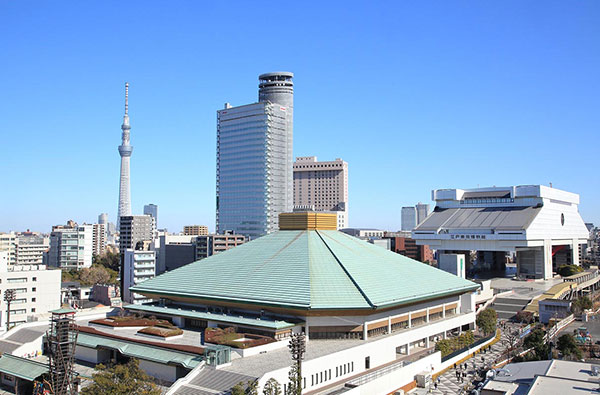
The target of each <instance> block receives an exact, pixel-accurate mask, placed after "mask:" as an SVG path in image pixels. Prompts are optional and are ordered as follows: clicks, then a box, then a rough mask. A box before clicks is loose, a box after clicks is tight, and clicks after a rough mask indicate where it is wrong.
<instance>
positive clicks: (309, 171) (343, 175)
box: [294, 156, 348, 229]
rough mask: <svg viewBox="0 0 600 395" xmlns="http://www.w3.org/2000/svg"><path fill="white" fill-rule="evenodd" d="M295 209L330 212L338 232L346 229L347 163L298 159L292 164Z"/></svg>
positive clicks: (313, 158)
mask: <svg viewBox="0 0 600 395" xmlns="http://www.w3.org/2000/svg"><path fill="white" fill-rule="evenodd" d="M294 209H296V210H312V211H323V212H333V213H336V214H337V217H338V223H337V227H338V229H343V228H347V227H348V163H347V162H344V161H343V160H342V159H340V158H337V159H336V160H334V161H325V162H318V161H317V157H316V156H301V157H298V158H296V161H295V162H294Z"/></svg>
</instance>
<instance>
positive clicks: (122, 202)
mask: <svg viewBox="0 0 600 395" xmlns="http://www.w3.org/2000/svg"><path fill="white" fill-rule="evenodd" d="M128 99H129V83H128V82H126V83H125V115H124V116H123V125H121V130H122V131H123V134H122V136H121V145H119V155H121V180H120V183H119V213H118V216H117V230H118V229H120V225H121V217H122V216H126V215H131V192H130V191H129V158H130V157H131V152H132V151H133V147H132V146H131V145H130V144H129V130H130V129H131V126H129V103H128Z"/></svg>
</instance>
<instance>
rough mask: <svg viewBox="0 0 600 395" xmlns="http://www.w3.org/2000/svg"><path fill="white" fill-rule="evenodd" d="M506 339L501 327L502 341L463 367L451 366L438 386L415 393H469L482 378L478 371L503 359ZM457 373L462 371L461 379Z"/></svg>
mask: <svg viewBox="0 0 600 395" xmlns="http://www.w3.org/2000/svg"><path fill="white" fill-rule="evenodd" d="M518 327H520V325H518V324H510V323H507V329H512V330H514V329H516V328H518ZM505 340H506V336H505V330H502V328H501V337H500V341H498V342H496V343H495V344H494V345H492V346H491V348H490V349H489V350H488V351H486V352H485V353H479V354H476V355H475V356H473V357H472V358H470V359H468V360H467V361H465V362H463V363H462V366H461V367H459V366H457V367H456V369H454V368H450V369H449V370H448V371H446V372H445V373H444V374H442V375H441V376H439V378H438V379H439V380H436V381H437V383H438V386H437V388H435V386H434V385H432V386H431V388H430V389H429V390H427V389H424V388H418V389H417V390H416V391H415V392H413V394H416V395H425V394H437V395H448V394H460V393H463V394H467V393H469V391H467V390H466V389H472V388H474V386H473V384H472V383H473V381H477V380H478V379H480V377H478V376H477V373H478V372H479V371H482V370H487V369H489V368H490V367H491V365H492V364H494V363H495V362H496V361H499V360H500V359H501V357H502V353H503V352H504V350H505V349H506V344H505V343H504V341H505ZM486 348H487V347H486ZM465 364H466V365H467V366H466V369H464V365H465ZM457 373H460V375H461V379H460V380H459V379H458V378H457ZM463 374H465V375H466V377H465V378H464V379H463V378H462V375H463ZM461 391H462V392H461Z"/></svg>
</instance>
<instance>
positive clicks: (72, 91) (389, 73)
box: [0, 0, 600, 232]
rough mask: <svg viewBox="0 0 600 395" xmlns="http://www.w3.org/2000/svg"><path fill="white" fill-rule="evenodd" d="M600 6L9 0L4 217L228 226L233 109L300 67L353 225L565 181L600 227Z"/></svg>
mask: <svg viewBox="0 0 600 395" xmlns="http://www.w3.org/2000/svg"><path fill="white" fill-rule="evenodd" d="M599 20H600V2H599V1H597V0H589V1H547V0H544V1H521V0H518V1H475V2H473V1H465V2H462V1H448V0H441V1H389V2H381V1H374V2H352V1H339V2H337V1H331V2H327V1H315V2H308V1H307V2H304V1H302V2H272V1H269V2H258V1H245V2H241V1H240V2H235V1H227V2H224V1H213V2H208V1H206V2H204V1H189V2H186V1H168V2H167V1H161V2H159V1H97V2H90V1H71V2H69V1H52V2H49V1H39V2H32V1H8V0H0V137H1V139H0V163H1V168H2V170H3V171H2V177H1V180H2V182H1V183H0V230H1V231H8V230H25V229H27V228H29V229H31V230H37V231H44V232H49V231H50V228H51V226H52V225H55V224H60V223H64V222H65V221H67V220H68V219H73V220H75V221H78V222H80V223H81V222H84V221H86V222H95V221H96V220H97V216H98V214H99V213H101V212H107V213H109V217H110V220H111V221H115V216H116V212H117V202H118V184H119V161H120V158H119V154H118V152H117V146H118V145H119V144H120V139H121V130H120V125H121V121H122V115H123V96H124V83H125V81H129V83H130V107H129V108H130V115H131V126H132V129H131V143H132V145H133V146H134V150H133V156H132V158H131V191H132V192H131V196H132V209H133V213H134V214H141V213H142V210H143V205H144V204H147V203H155V204H158V206H159V227H166V228H168V229H169V230H170V231H174V232H176V231H180V230H181V228H182V226H183V225H184V224H206V225H208V226H209V227H210V228H211V229H214V226H215V225H214V221H215V220H214V217H215V216H214V209H215V161H216V160H215V152H216V147H215V145H216V110H217V109H220V108H221V107H222V106H223V103H225V102H231V103H232V104H233V105H241V104H248V103H252V102H255V101H256V100H257V96H258V93H257V92H258V79H257V77H258V75H259V74H261V73H264V72H270V71H279V70H285V71H292V72H294V73H295V78H294V83H295V99H294V101H295V103H294V117H295V119H294V155H295V156H309V155H316V156H318V157H319V159H322V160H328V159H334V158H337V157H341V158H343V159H344V160H346V161H347V162H348V163H349V195H350V196H349V210H350V225H351V226H355V227H377V228H382V229H389V230H396V229H399V228H400V207H401V206H403V205H413V204H415V203H417V202H419V201H421V202H429V201H430V199H431V190H432V189H435V188H457V187H458V188H471V187H477V186H481V187H483V186H492V185H497V186H507V185H519V184H546V185H547V184H548V183H550V182H552V183H553V185H554V187H556V188H560V189H565V190H568V191H572V192H576V193H579V194H580V195H581V204H580V212H581V214H582V216H583V218H584V220H585V221H593V222H595V223H596V224H598V223H600V175H599V174H600V173H599V171H598V169H599V167H598V166H599V155H598V151H599V149H600V141H599V140H600V139H599V136H600V96H599V92H600V23H599Z"/></svg>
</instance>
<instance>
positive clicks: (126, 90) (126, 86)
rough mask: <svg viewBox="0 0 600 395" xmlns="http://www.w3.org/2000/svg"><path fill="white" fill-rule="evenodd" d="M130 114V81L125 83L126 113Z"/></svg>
mask: <svg viewBox="0 0 600 395" xmlns="http://www.w3.org/2000/svg"><path fill="white" fill-rule="evenodd" d="M128 114H129V82H126V83H125V115H128Z"/></svg>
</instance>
